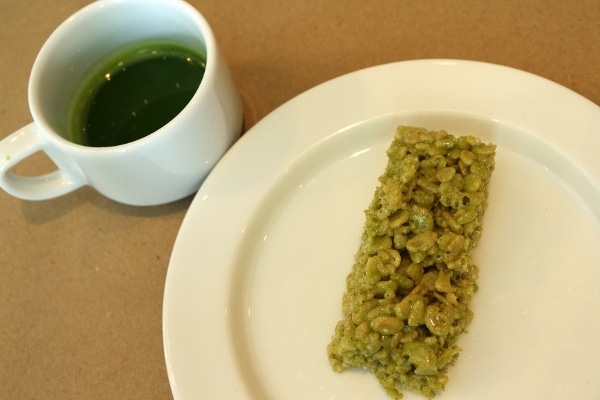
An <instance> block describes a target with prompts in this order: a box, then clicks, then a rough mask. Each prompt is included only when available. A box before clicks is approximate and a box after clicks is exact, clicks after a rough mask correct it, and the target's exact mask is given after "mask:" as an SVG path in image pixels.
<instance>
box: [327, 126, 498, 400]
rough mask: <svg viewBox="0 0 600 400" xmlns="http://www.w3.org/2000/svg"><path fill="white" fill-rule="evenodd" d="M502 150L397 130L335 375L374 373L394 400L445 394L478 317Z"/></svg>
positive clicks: (350, 298) (337, 345) (351, 287)
mask: <svg viewBox="0 0 600 400" xmlns="http://www.w3.org/2000/svg"><path fill="white" fill-rule="evenodd" d="M495 151H496V147H495V146H494V145H493V144H484V143H482V142H481V141H480V140H479V139H478V138H476V137H473V136H462V137H454V136H452V135H450V134H448V133H447V132H445V131H428V130H427V129H422V128H414V127H406V126H399V127H398V128H397V131H396V134H395V136H394V140H393V142H392V144H391V145H390V147H389V149H388V151H387V156H388V164H387V166H386V169H385V172H384V174H383V175H382V176H381V177H380V178H379V185H378V187H377V188H376V190H375V195H374V197H373V200H372V202H371V204H370V205H369V208H368V209H367V210H366V211H365V214H366V223H365V226H364V232H363V235H362V239H361V245H360V248H359V250H358V252H357V254H356V256H355V263H354V265H353V267H352V272H351V273H350V274H349V275H348V277H347V279H346V292H345V293H344V296H343V300H342V312H343V319H342V320H341V321H339V322H338V324H337V326H336V327H335V333H334V335H333V338H332V340H331V343H330V344H329V346H328V347H327V352H328V356H329V361H330V363H331V365H332V367H333V369H334V370H335V371H337V372H341V371H343V370H345V369H347V368H355V367H360V368H364V369H366V370H369V371H371V372H373V373H374V374H375V375H376V376H377V378H378V379H379V381H380V383H381V384H382V385H383V387H384V388H385V390H386V391H387V393H388V394H389V395H390V396H391V397H392V398H394V399H395V400H397V399H400V398H402V390H404V389H406V390H411V391H413V392H416V393H420V394H422V395H424V396H426V397H428V398H430V399H431V398H433V397H435V395H436V392H438V391H440V390H443V389H444V386H445V384H446V382H447V380H448V378H447V375H446V373H447V369H448V366H450V365H452V364H453V363H454V362H455V360H456V358H457V357H458V354H459V352H460V348H459V347H458V346H457V345H456V341H457V339H458V337H459V335H460V334H461V333H462V332H464V331H465V329H466V328H467V325H468V324H469V323H470V322H471V320H472V318H473V312H472V311H471V310H470V309H469V308H468V305H469V302H470V301H471V298H472V297H473V294H474V293H475V291H476V290H477V283H476V280H477V275H478V267H477V266H475V265H474V264H473V263H472V262H471V252H472V250H473V249H474V248H475V246H476V245H477V242H478V240H479V237H480V235H481V224H482V219H483V215H484V211H485V209H486V205H487V197H488V183H489V180H490V176H491V174H492V171H493V170H494V157H495Z"/></svg>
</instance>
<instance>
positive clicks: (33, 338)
mask: <svg viewBox="0 0 600 400" xmlns="http://www.w3.org/2000/svg"><path fill="white" fill-rule="evenodd" d="M86 3H88V1H87V0H56V1H52V2H48V1H43V0H27V1H22V0H2V1H1V2H0V137H5V136H7V135H8V134H10V133H11V132H13V131H15V130H17V129H18V128H20V127H21V126H23V125H25V124H27V123H28V122H29V121H30V119H31V117H30V114H29V109H28V105H27V81H28V76H29V71H30V68H31V66H32V63H33V61H34V58H35V56H36V54H37V52H38V50H39V48H40V46H41V45H42V43H43V42H44V40H45V38H46V37H47V36H48V35H49V34H50V33H51V31H52V30H53V29H54V28H55V27H56V26H57V25H58V24H59V23H60V22H62V21H63V20H64V19H65V18H67V17H68V16H69V15H70V14H71V13H72V12H74V11H75V10H77V9H78V8H80V7H82V6H84V5H85V4H86ZM192 3H193V4H194V5H195V6H196V7H197V8H198V9H199V10H200V11H201V12H203V13H204V14H205V16H206V17H207V19H208V21H209V23H210V24H211V25H212V27H213V29H214V30H215V32H216V36H217V38H218V41H219V43H220V46H221V48H222V50H223V52H224V53H225V56H226V58H227V59H228V61H229V64H230V66H231V69H232V72H233V75H234V78H235V80H236V82H237V85H238V87H239V89H240V91H241V93H242V95H243V98H244V109H245V128H244V129H245V130H248V129H249V128H251V127H252V126H253V125H254V124H255V123H256V122H257V121H258V120H260V119H261V118H263V117H264V116H265V115H267V114H268V113H269V112H271V111H273V110H274V109H275V108H276V107H278V106H279V105H281V104H283V103H285V102H286V101H287V100H289V99H291V98H292V97H294V96H296V95H298V94H300V93H302V92H303V91H305V90H307V89H309V88H311V87H312V86H314V85H317V84H319V83H322V82H324V81H327V80H329V79H331V78H334V77H336V76H339V75H341V74H344V73H347V72H351V71H354V70H357V69H361V68H364V67H369V66H373V65H377V64H381V63H387V62H392V61H400V60H409V59H418V58H458V59H471V60H481V61H488V62H492V63H498V64H503V65H508V66H512V67H516V68H520V69H523V70H526V71H529V72H533V73H535V74H538V75H541V76H543V77H546V78H549V79H551V80H554V81H556V82H558V83H560V84H562V85H564V86H567V87H569V88H571V89H573V90H575V91H577V92H579V93H580V94H582V95H583V96H585V97H587V98H589V99H590V100H592V101H593V102H595V103H596V104H600V77H599V76H600V1H598V0H587V1H578V0H562V1H561V0H535V1H527V0H525V1H520V0H495V1H485V0H481V1H476V0H469V1H457V0H447V1H441V0H440V1H431V0H426V1H417V0H415V1H404V0H386V1H383V0H381V1H364V0H360V1H359V0H345V1H342V0H329V1H328V0H319V1H316V0H286V1H264V0H253V1H240V0H230V1H222V0H205V1H204V0H192ZM598 133H599V134H600V132H598ZM49 167H50V166H49V165H48V161H47V160H46V159H45V158H44V157H36V158H34V159H32V160H29V161H28V162H27V163H25V164H23V166H20V167H19V172H20V173H23V174H31V173H35V172H38V171H40V170H47V169H48V168H49ZM191 200H192V199H191V198H188V199H185V200H181V201H178V202H176V203H173V204H168V205H164V206H158V207H150V208H135V207H129V206H124V205H120V204H117V203H115V202H112V201H110V200H107V199H105V198H103V197H102V196H100V195H99V194H97V193H96V192H94V191H93V190H92V189H89V188H85V189H80V190H79V191H77V192H75V193H72V194H70V195H67V196H64V197H61V198H57V199H53V200H49V201H43V202H27V201H21V200H18V199H15V198H13V197H11V196H9V195H8V194H6V193H4V192H0V399H11V400H15V399H61V400H66V399H168V398H171V397H172V396H171V392H170V388H169V383H168V379H167V374H166V367H165V361H164V355H163V347H162V331H161V320H162V298H163V289H164V283H165V276H166V272H167V269H168V263H169V257H170V254H171V250H172V246H173V243H174V241H175V238H176V235H177V232H178V230H179V227H180V224H181V222H182V220H183V218H184V216H185V213H186V211H187V209H188V207H189V205H190V202H191ZM209 367H210V366H207V368H209Z"/></svg>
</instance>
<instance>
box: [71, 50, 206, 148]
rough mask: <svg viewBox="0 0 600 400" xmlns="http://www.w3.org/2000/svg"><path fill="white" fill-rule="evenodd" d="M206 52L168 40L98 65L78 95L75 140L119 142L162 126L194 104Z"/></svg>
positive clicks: (99, 143)
mask: <svg viewBox="0 0 600 400" xmlns="http://www.w3.org/2000/svg"><path fill="white" fill-rule="evenodd" d="M205 62H206V61H205V57H204V56H203V55H201V54H200V53H198V52H196V51H194V50H191V49H188V48H186V47H183V46H181V45H179V44H173V43H168V42H150V43H142V44H139V43H138V44H137V45H136V46H135V47H129V48H125V49H122V50H121V51H117V52H116V53H115V54H114V55H113V56H111V57H109V58H108V59H107V60H106V61H105V62H103V63H102V64H101V65H99V66H98V67H97V68H94V70H92V71H91V72H90V74H89V75H88V77H87V78H86V79H84V82H83V84H82V86H81V88H80V90H79V91H77V93H76V94H75V97H74V98H73V107H71V112H70V113H69V117H68V118H69V126H70V129H71V140H72V141H73V142H75V143H79V144H83V145H86V146H93V147H108V146H117V145H120V144H124V143H129V142H132V141H134V140H137V139H140V138H143V137H144V136H147V135H149V134H150V133H152V132H154V131H156V130H158V129H159V128H161V127H162V126H164V125H165V124H167V123H168V122H169V121H170V120H171V119H173V118H174V117H175V116H177V114H179V112H180V111H181V110H182V109H183V108H184V107H185V106H186V105H187V104H188V102H189V101H190V99H191V98H192V96H193V95H194V93H195V92H196V90H197V89H198V86H199V85H200V81H201V80H202V77H203V76H204V69H205Z"/></svg>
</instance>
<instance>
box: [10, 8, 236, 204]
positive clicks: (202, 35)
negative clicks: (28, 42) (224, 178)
mask: <svg viewBox="0 0 600 400" xmlns="http://www.w3.org/2000/svg"><path fill="white" fill-rule="evenodd" d="M149 38H160V39H168V40H174V41H176V42H178V43H181V44H183V45H185V46H187V47H188V48H192V49H194V50H197V51H199V52H200V53H202V54H204V55H206V69H205V74H204V77H203V79H202V82H201V83H200V86H199V88H198V90H197V91H196V93H195V94H194V96H193V97H192V99H191V101H190V102H189V104H188V105H187V106H186V107H185V108H184V109H183V110H182V111H181V112H180V113H179V114H178V115H177V116H176V117H175V118H174V119H173V120H171V121H170V122H169V123H168V124H166V125H164V126H163V127H162V128H160V129H159V130H157V131H155V132H154V133H151V134H150V135H148V136H146V137H144V138H141V139H139V140H136V141H133V142H130V143H126V144H123V145H119V146H113V147H87V146H83V145H79V144H75V143H73V142H71V141H69V140H68V139H67V138H66V137H67V133H66V132H67V127H66V125H67V123H66V120H67V118H66V117H65V115H66V114H67V104H68V103H69V99H70V96H71V95H72V92H73V90H74V88H75V87H76V85H77V84H78V83H79V82H80V81H81V79H82V75H83V74H84V73H85V72H86V71H87V70H88V69H89V68H90V66H93V65H94V64H96V63H98V62H99V61H101V60H102V59H103V58H105V57H106V56H107V55H108V54H110V53H111V51H113V50H115V49H116V48H118V47H121V46H123V45H125V44H127V43H131V42H137V41H141V40H144V39H149ZM28 95H29V104H30V109H31V114H32V116H33V122H32V123H30V124H29V125H27V126H25V127H24V128H22V129H20V130H18V131H17V132H14V133H12V134H11V135H9V136H8V137H6V138H5V139H3V140H2V141H1V142H0V187H2V189H4V190H5V191H7V192H8V193H10V194H12V195H14V196H16V197H19V198H22V199H27V200H43V199H49V198H53V197H57V196H61V195H64V194H66V193H69V192H71V191H73V190H75V189H77V188H79V187H81V186H83V185H90V186H92V187H94V188H95V189H96V190H97V191H99V192H100V193H102V194H103V195H105V196H106V197H108V198H111V199H113V200H116V201H118V202H122V203H125V204H131V205H155V204H162V203H168V202H171V201H174V200H177V199H180V198H183V197H185V196H188V195H190V194H192V193H194V192H195V191H196V190H198V188H199V187H200V185H201V183H202V181H203V180H204V178H205V177H206V175H207V174H208V172H209V171H210V170H211V168H212V167H213V166H214V165H215V164H216V163H217V161H218V160H219V158H220V157H221V156H222V155H223V154H224V153H225V152H226V151H227V149H228V148H229V147H230V146H231V145H232V144H233V142H234V141H235V140H236V139H237V138H238V137H239V134H240V132H241V125H242V106H241V101H240V98H239V94H238V92H237V90H236V87H235V85H234V82H233V80H232V78H231V75H230V72H229V69H228V67H227V64H226V62H225V60H224V58H223V55H222V54H221V53H220V52H219V49H218V48H217V43H216V41H215V38H214V35H213V33H212V30H211V28H210V26H209V25H208V23H207V22H206V20H205V19H204V18H203V16H202V15H201V14H200V13H199V12H198V11H197V10H196V9H195V8H193V7H192V6H191V5H189V4H188V3H185V2H184V1H181V0H99V1H97V2H94V3H92V4H90V5H89V6H87V7H85V8H83V9H82V10H80V11H78V12H77V13H75V14H74V15H73V16H71V17H70V18H69V19H68V20H66V21H65V22H64V23H63V24H62V25H60V26H59V27H58V28H57V30H56V31H55V32H54V33H53V34H52V35H51V36H50V37H49V38H48V40H47V41H46V43H45V44H44V46H43V47H42V49H41V50H40V53H39V54H38V56H37V59H36V61H35V63H34V65H33V69H32V72H31V77H30V81H29V93H28ZM37 151H43V152H45V153H46V154H47V155H48V156H49V158H50V159H51V160H52V161H53V162H54V163H55V164H56V166H57V170H56V171H54V172H51V173H49V174H45V175H40V176H34V177H29V176H28V177H24V176H19V175H16V174H14V173H12V172H11V171H10V169H11V168H12V167H13V166H15V165H16V164H17V163H19V162H21V161H22V160H24V159H25V158H27V157H29V156H30V155H32V154H33V153H35V152H37Z"/></svg>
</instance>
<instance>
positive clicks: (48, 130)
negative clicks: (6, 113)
mask: <svg viewBox="0 0 600 400" xmlns="http://www.w3.org/2000/svg"><path fill="white" fill-rule="evenodd" d="M125 4H126V5H130V4H139V5H142V6H144V7H148V6H150V5H153V4H154V5H159V6H162V7H170V8H178V9H179V13H180V14H181V15H182V16H185V17H186V18H188V19H189V21H190V22H192V23H193V24H194V25H195V26H196V27H197V28H198V31H199V33H200V35H201V36H202V41H203V42H204V46H205V50H206V54H205V56H206V62H205V71H204V76H203V78H202V81H201V82H200V85H199V86H198V88H197V89H196V92H195V93H194V95H193V96H192V98H191V99H190V101H189V102H188V103H187V104H186V105H185V107H183V109H181V111H180V112H179V113H178V114H177V115H176V116H175V117H173V119H171V120H170V121H169V122H167V123H166V124H164V125H163V126H161V127H160V128H159V129H157V130H155V131H154V132H152V133H150V134H148V135H146V136H144V137H142V138H139V139H137V140H134V141H131V142H127V143H123V144H120V145H116V146H105V147H95V146H87V145H84V144H79V143H75V142H72V141H71V140H69V139H67V138H66V137H64V136H62V135H61V134H60V133H59V132H57V131H56V130H55V129H54V128H53V127H52V126H51V124H50V123H49V122H48V118H47V116H46V115H45V114H44V112H42V108H43V107H42V106H41V105H40V103H41V101H40V99H39V97H38V96H39V93H38V92H39V90H40V89H39V86H40V85H41V83H42V82H43V81H44V79H47V78H46V77H44V76H42V74H41V72H40V71H41V70H43V69H44V66H45V64H46V63H47V62H48V61H47V59H48V57H52V50H53V49H54V47H55V46H57V44H60V43H61V42H62V40H64V37H65V36H67V35H66V34H67V33H68V32H69V31H70V30H71V29H72V28H71V24H73V23H74V21H76V20H79V19H81V18H83V17H84V16H86V15H87V14H88V13H90V12H96V11H97V10H99V9H103V8H105V7H119V6H122V5H125ZM71 34H72V32H71ZM217 57H218V55H217V48H216V40H215V37H214V33H213V31H212V28H211V27H210V25H209V24H208V21H207V20H206V18H205V17H204V16H203V15H202V14H201V13H200V11H198V10H197V9H196V8H195V7H193V6H192V5H191V4H189V3H187V2H186V1H184V0H97V1H95V2H93V3H91V4H88V5H87V6H85V7H83V8H81V9H79V10H77V11H75V12H74V13H73V14H71V15H70V16H69V17H68V18H67V19H65V20H64V21H63V22H62V23H61V24H60V25H58V26H57V27H56V28H55V30H54V31H53V32H52V33H51V34H50V36H49V37H48V38H47V39H46V41H45V42H44V44H43V45H42V47H41V49H40V51H39V53H38V55H37V56H36V59H35V61H34V64H33V67H32V70H31V74H30V79H29V84H28V102H29V107H30V112H31V114H32V117H33V122H34V123H35V124H37V125H38V126H39V128H40V130H41V131H42V132H43V135H44V136H45V137H46V138H51V139H52V140H54V141H56V142H57V143H59V144H61V145H63V146H66V147H70V148H72V149H74V150H76V151H79V152H81V151H89V152H114V151H118V152H123V151H126V150H130V149H132V148H134V147H138V146H141V145H143V144H144V143H146V142H148V141H151V140H155V139H153V138H155V137H156V136H158V135H161V134H163V133H166V132H164V131H168V128H169V127H170V126H171V125H173V124H174V123H175V122H176V120H178V119H180V118H182V117H183V116H184V115H183V114H184V113H186V114H187V113H189V112H191V109H192V108H193V107H194V104H196V103H198V102H199V101H201V99H202V98H203V97H205V96H207V95H208V90H209V89H208V86H209V84H207V83H205V82H207V81H212V80H214V79H215V75H216V72H217V71H216V69H217V60H216V58H217Z"/></svg>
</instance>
